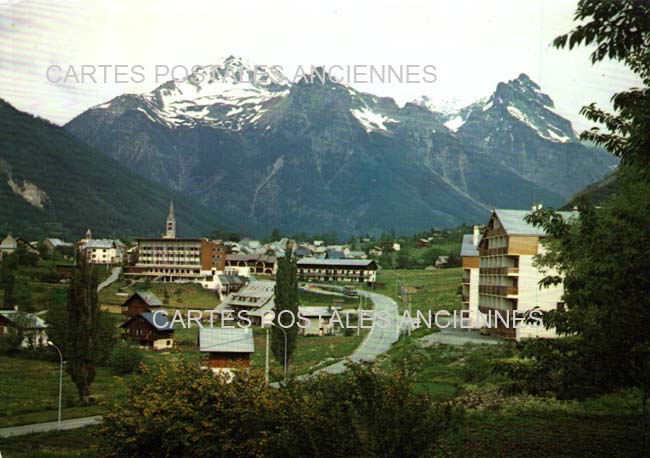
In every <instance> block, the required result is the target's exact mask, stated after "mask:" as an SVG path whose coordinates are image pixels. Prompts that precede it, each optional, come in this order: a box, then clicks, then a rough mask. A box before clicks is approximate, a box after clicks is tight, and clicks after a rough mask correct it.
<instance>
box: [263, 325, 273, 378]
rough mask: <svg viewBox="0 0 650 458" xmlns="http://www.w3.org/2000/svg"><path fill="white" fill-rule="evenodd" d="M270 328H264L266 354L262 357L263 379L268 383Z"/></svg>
mask: <svg viewBox="0 0 650 458" xmlns="http://www.w3.org/2000/svg"><path fill="white" fill-rule="evenodd" d="M270 331H271V328H266V356H265V358H264V380H265V381H266V384H267V385H268V384H269V370H270V364H269V363H270V356H269V355H270V353H269V344H270V342H271V338H270V336H271V332H270Z"/></svg>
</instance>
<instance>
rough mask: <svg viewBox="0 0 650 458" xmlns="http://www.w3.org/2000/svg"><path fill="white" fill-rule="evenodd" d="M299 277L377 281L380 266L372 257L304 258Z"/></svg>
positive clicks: (368, 283)
mask: <svg viewBox="0 0 650 458" xmlns="http://www.w3.org/2000/svg"><path fill="white" fill-rule="evenodd" d="M297 264H298V278H299V280H302V281H331V282H342V283H366V284H367V285H372V284H373V283H375V281H377V270H378V268H379V266H378V265H377V263H376V262H375V261H373V260H372V259H317V258H303V259H299V260H298V262H297Z"/></svg>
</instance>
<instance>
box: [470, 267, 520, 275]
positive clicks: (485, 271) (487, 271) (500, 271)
mask: <svg viewBox="0 0 650 458" xmlns="http://www.w3.org/2000/svg"><path fill="white" fill-rule="evenodd" d="M480 273H481V275H519V268H518V267H481V270H480Z"/></svg>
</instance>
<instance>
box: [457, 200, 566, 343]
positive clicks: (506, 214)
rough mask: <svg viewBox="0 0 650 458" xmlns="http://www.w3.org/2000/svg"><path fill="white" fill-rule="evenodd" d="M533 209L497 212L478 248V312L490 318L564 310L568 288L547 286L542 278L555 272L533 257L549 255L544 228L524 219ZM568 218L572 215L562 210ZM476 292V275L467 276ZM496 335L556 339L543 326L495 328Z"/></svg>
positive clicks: (563, 214)
mask: <svg viewBox="0 0 650 458" xmlns="http://www.w3.org/2000/svg"><path fill="white" fill-rule="evenodd" d="M530 213H531V211H530V210H494V211H493V212H492V217H491V218H490V221H489V222H488V225H487V227H486V228H485V231H484V232H483V235H482V239H481V241H480V243H479V245H478V254H479V277H478V278H479V284H478V309H479V310H480V311H481V312H482V313H485V314H488V313H490V312H491V311H492V312H494V311H500V312H501V313H503V314H504V316H505V313H504V312H506V311H509V312H512V311H515V310H516V311H519V312H525V311H528V310H532V309H534V308H538V309H540V310H542V311H548V310H554V309H556V308H558V307H561V306H563V303H562V294H563V292H564V288H563V286H562V285H561V284H560V285H557V286H550V287H548V288H542V287H540V285H539V282H540V280H542V279H543V278H544V277H546V276H548V275H556V274H557V273H556V272H554V271H552V270H551V271H546V272H541V271H540V270H539V269H538V267H537V266H536V265H535V259H534V257H535V256H536V255H538V254H543V253H544V245H543V244H542V243H540V242H541V240H542V239H543V238H544V237H545V236H546V233H545V232H544V230H543V229H542V228H539V227H535V226H533V225H531V224H528V223H527V222H526V221H525V219H524V218H525V217H526V216H527V215H528V214H530ZM560 214H561V215H562V216H563V217H564V218H565V219H568V218H571V217H572V216H574V215H575V213H573V212H560ZM466 278H467V280H468V290H469V291H471V290H472V287H473V286H474V285H473V284H472V281H473V279H474V278H475V277H472V276H468V277H466ZM470 300H471V295H470ZM491 331H492V333H493V334H495V335H498V336H501V337H504V338H507V339H515V340H521V339H525V338H532V337H555V336H556V334H555V330H554V329H548V330H547V329H545V328H544V327H532V326H518V327H514V326H513V323H512V322H511V323H510V326H503V325H501V323H500V325H499V326H498V327H497V328H496V329H492V330H491Z"/></svg>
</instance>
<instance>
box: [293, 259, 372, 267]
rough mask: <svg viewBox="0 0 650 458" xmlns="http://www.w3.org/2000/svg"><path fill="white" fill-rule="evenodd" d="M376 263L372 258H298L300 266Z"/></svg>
mask: <svg viewBox="0 0 650 458" xmlns="http://www.w3.org/2000/svg"><path fill="white" fill-rule="evenodd" d="M371 264H376V263H375V261H373V260H372V259H320V258H302V259H299V260H298V265H299V266H305V265H306V266H309V265H316V266H324V267H327V266H344V267H368V266H370V265H371Z"/></svg>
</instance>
